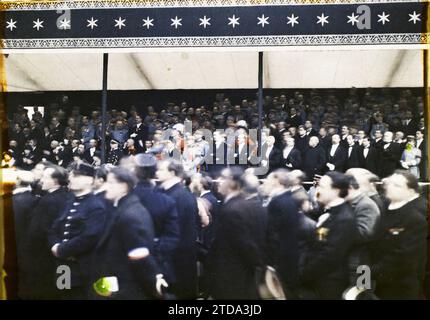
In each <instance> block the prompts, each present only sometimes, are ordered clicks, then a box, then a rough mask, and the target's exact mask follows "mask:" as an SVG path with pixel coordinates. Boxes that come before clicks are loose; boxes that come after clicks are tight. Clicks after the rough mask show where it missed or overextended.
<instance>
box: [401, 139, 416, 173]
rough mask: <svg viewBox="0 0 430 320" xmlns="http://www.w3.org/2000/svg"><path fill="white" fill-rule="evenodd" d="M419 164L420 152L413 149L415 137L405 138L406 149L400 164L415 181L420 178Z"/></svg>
mask: <svg viewBox="0 0 430 320" xmlns="http://www.w3.org/2000/svg"><path fill="white" fill-rule="evenodd" d="M420 162H421V150H420V149H418V148H416V147H415V137H414V136H407V139H406V148H405V150H404V151H403V154H402V158H401V160H400V164H401V165H402V167H403V168H404V169H406V170H408V171H409V172H410V173H412V174H413V175H414V176H415V177H416V178H417V179H419V178H420V169H419V164H420Z"/></svg>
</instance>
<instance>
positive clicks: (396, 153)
mask: <svg viewBox="0 0 430 320" xmlns="http://www.w3.org/2000/svg"><path fill="white" fill-rule="evenodd" d="M401 156H402V151H401V149H400V146H399V144H398V143H394V142H393V133H392V132H391V131H386V132H385V133H384V146H383V147H382V150H381V154H380V157H379V169H380V170H379V171H380V176H381V178H385V177H387V176H389V175H391V174H392V173H393V172H394V171H395V170H396V169H397V168H398V167H399V163H400V158H401Z"/></svg>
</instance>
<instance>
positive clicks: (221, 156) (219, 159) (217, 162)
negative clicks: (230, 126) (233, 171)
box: [206, 131, 230, 178]
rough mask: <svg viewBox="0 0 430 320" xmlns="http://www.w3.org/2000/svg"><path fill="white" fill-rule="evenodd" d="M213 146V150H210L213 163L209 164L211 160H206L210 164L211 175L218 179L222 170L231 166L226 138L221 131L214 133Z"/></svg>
mask: <svg viewBox="0 0 430 320" xmlns="http://www.w3.org/2000/svg"><path fill="white" fill-rule="evenodd" d="M213 140H214V143H213V146H212V149H209V156H208V158H209V157H210V160H212V163H211V164H209V162H210V161H209V160H208V159H206V163H208V168H209V173H210V175H211V176H212V177H213V178H217V177H218V175H219V174H220V173H221V171H222V169H224V168H225V167H227V166H228V165H230V163H227V154H228V147H227V143H226V142H225V137H224V135H223V134H222V133H220V132H219V131H215V132H214V133H213Z"/></svg>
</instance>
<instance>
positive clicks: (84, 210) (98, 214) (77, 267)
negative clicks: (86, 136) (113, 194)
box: [49, 163, 106, 299]
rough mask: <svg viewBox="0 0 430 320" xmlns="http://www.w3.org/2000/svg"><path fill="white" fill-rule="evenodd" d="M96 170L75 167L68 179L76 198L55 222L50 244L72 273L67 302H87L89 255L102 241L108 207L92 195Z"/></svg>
mask: <svg viewBox="0 0 430 320" xmlns="http://www.w3.org/2000/svg"><path fill="white" fill-rule="evenodd" d="M94 173H95V172H94V168H93V167H92V166H90V165H88V164H85V163H79V164H76V165H75V166H74V167H73V169H72V171H71V173H70V176H69V180H70V182H69V189H70V190H71V191H72V192H73V194H74V196H73V197H71V198H70V200H69V201H68V202H67V204H66V206H65V209H64V211H63V213H62V214H61V215H60V217H59V218H58V219H57V220H56V221H55V222H54V224H53V226H52V229H51V232H50V236H49V243H50V246H51V251H52V254H53V255H54V256H55V257H57V258H58V263H59V264H60V265H67V266H68V267H70V270H71V289H69V290H63V292H62V296H63V298H64V299H85V298H87V289H88V285H89V274H88V273H89V269H90V256H91V253H92V251H93V250H94V247H95V245H96V243H97V241H98V240H99V237H100V234H101V232H102V230H103V226H104V221H105V212H106V211H105V205H104V203H103V202H102V201H101V200H100V199H99V198H97V196H96V195H94V193H93V192H92V186H93V183H94Z"/></svg>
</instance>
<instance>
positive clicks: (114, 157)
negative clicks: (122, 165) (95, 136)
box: [106, 139, 123, 166]
mask: <svg viewBox="0 0 430 320" xmlns="http://www.w3.org/2000/svg"><path fill="white" fill-rule="evenodd" d="M122 156H123V153H122V151H121V150H120V149H119V145H118V141H116V140H114V139H112V140H111V141H110V151H109V153H108V155H107V160H106V163H110V164H112V165H114V166H116V165H118V164H119V160H121V158H122Z"/></svg>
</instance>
